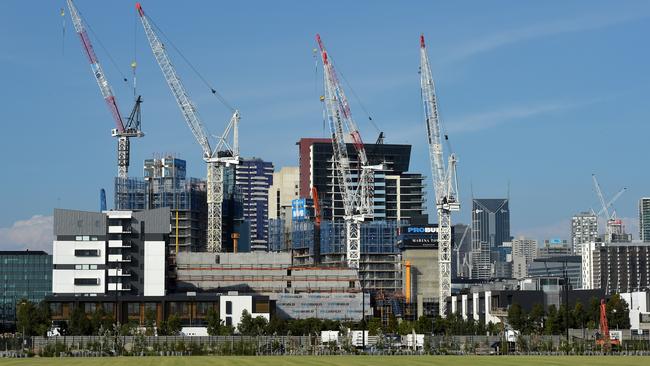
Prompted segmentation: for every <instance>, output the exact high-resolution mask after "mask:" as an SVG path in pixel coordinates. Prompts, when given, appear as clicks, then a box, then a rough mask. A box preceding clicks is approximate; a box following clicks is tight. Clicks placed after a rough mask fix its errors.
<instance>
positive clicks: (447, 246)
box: [420, 35, 460, 316]
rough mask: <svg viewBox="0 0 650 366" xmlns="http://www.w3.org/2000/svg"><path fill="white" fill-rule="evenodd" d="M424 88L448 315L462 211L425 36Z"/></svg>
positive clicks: (442, 311)
mask: <svg viewBox="0 0 650 366" xmlns="http://www.w3.org/2000/svg"><path fill="white" fill-rule="evenodd" d="M420 87H421V89H422V104H423V107H424V117H425V122H426V126H427V139H428V143H429V158H430V160H431V172H432V175H433V186H434V189H435V197H436V210H437V213H438V269H439V270H438V281H439V285H440V286H439V302H440V306H439V310H440V315H441V316H445V315H446V312H447V297H449V296H451V251H452V248H451V212H452V211H458V210H460V203H459V202H458V184H457V182H456V156H455V154H453V153H451V154H449V160H448V164H447V166H445V164H444V159H443V147H442V139H441V134H440V121H439V115H438V101H437V98H436V91H435V85H434V83H433V76H432V74H431V66H430V64H429V58H428V56H427V51H426V45H425V43H424V35H421V36H420Z"/></svg>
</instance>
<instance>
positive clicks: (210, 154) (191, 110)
mask: <svg viewBox="0 0 650 366" xmlns="http://www.w3.org/2000/svg"><path fill="white" fill-rule="evenodd" d="M135 6H136V9H137V11H138V15H139V16H140V20H141V21H142V26H143V27H144V31H145V34H146V35H147V39H148V40H149V45H150V46H151V50H152V51H153V55H154V57H155V59H156V61H157V62H158V65H159V66H160V69H161V70H162V73H163V75H164V77H165V80H166V81H167V84H168V85H169V88H170V89H171V91H172V94H173V95H174V98H175V99H176V103H177V104H178V107H179V108H180V110H181V113H182V114H183V117H184V118H185V122H187V125H188V127H189V128H190V130H191V131H192V134H193V135H194V137H195V139H196V141H197V142H198V144H199V146H200V147H201V149H202V151H203V160H204V161H205V162H206V163H207V190H208V192H207V201H208V233H207V247H208V248H207V249H208V251H210V252H215V253H219V252H221V247H222V230H221V227H222V221H221V220H222V203H223V174H224V167H225V166H230V165H236V164H239V132H238V131H239V118H240V116H239V111H238V110H233V115H232V117H231V118H230V121H229V122H228V125H227V126H226V129H225V131H224V132H223V134H222V135H221V136H220V137H218V139H217V143H216V145H215V147H214V148H213V147H212V146H211V145H210V141H209V139H208V134H207V132H206V129H205V128H204V127H203V123H202V122H201V119H200V118H199V115H198V112H197V110H196V107H195V106H194V103H192V101H191V99H190V97H189V95H188V93H187V91H186V90H185V87H184V86H183V84H182V82H181V79H180V78H179V76H178V74H177V73H176V69H175V68H174V65H173V64H172V62H171V60H170V58H169V55H168V54H167V51H166V50H165V46H164V45H163V43H162V42H161V41H160V38H159V37H158V35H157V34H156V32H155V31H154V29H153V28H152V27H151V24H150V23H149V20H148V17H147V16H146V15H145V13H144V10H143V9H142V6H141V5H140V3H136V5H135ZM213 93H216V91H214V90H213ZM231 134H232V140H230V137H231Z"/></svg>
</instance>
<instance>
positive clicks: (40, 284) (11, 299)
mask: <svg viewBox="0 0 650 366" xmlns="http://www.w3.org/2000/svg"><path fill="white" fill-rule="evenodd" d="M0 280H2V284H0V328H2V329H3V330H7V329H9V328H13V326H14V325H15V323H16V304H17V303H18V302H19V301H20V300H22V299H27V300H29V301H31V302H33V303H39V302H41V300H43V299H44V298H45V296H47V295H49V294H50V292H52V256H51V255H49V254H47V253H45V252H44V251H42V250H34V251H33V250H24V251H20V250H7V251H5V250H3V251H0Z"/></svg>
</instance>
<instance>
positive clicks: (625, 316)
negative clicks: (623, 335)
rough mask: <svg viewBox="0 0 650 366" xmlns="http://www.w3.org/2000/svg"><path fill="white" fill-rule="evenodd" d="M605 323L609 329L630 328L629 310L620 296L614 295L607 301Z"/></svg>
mask: <svg viewBox="0 0 650 366" xmlns="http://www.w3.org/2000/svg"><path fill="white" fill-rule="evenodd" d="M606 309H607V322H608V323H609V328H610V329H629V328H630V309H629V307H628V305H627V302H626V301H625V300H623V299H622V298H621V295H619V294H614V295H612V297H610V298H609V301H607V306H606Z"/></svg>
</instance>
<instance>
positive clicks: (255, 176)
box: [235, 158, 273, 250]
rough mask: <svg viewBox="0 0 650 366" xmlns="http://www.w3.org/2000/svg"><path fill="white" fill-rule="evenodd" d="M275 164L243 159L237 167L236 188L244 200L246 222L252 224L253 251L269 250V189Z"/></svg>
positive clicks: (251, 239)
mask: <svg viewBox="0 0 650 366" xmlns="http://www.w3.org/2000/svg"><path fill="white" fill-rule="evenodd" d="M272 184H273V163H271V162H268V161H264V160H262V159H259V158H250V159H241V161H240V163H239V164H238V165H237V166H236V167H235V187H237V188H238V189H239V191H240V192H241V195H242V199H243V208H244V220H246V221H248V223H249V224H250V243H251V250H267V249H268V234H269V188H270V187H271V185H272Z"/></svg>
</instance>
